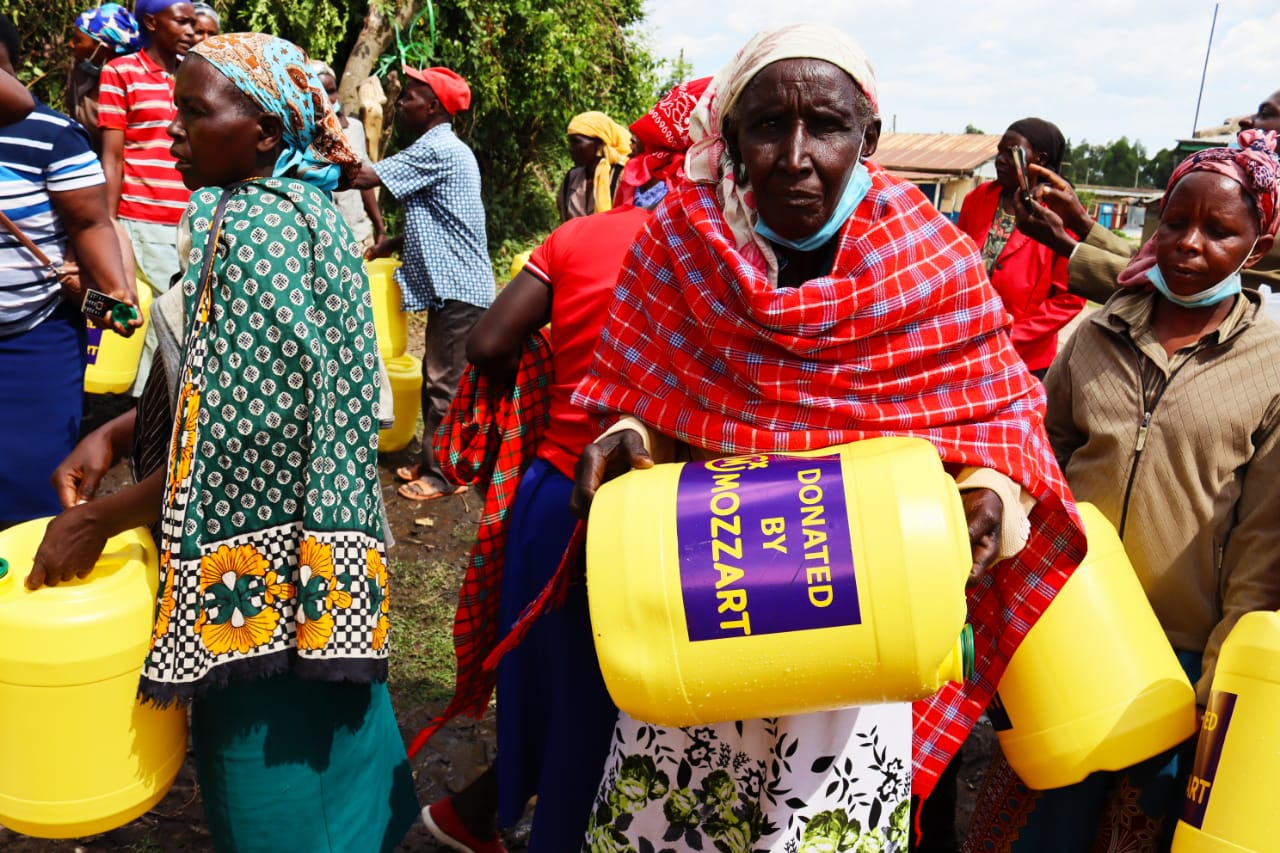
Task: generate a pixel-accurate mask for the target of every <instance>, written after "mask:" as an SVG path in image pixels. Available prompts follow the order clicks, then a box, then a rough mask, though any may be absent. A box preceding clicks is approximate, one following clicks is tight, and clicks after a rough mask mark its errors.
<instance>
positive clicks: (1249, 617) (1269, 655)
mask: <svg viewBox="0 0 1280 853" xmlns="http://www.w3.org/2000/svg"><path fill="white" fill-rule="evenodd" d="M1278 794H1280V613H1274V612H1272V611H1259V612H1256V613H1246V614H1245V615H1244V616H1241V617H1240V621H1239V622H1237V623H1236V626H1235V627H1234V628H1233V629H1232V630H1231V633H1230V634H1228V635H1227V639H1226V640H1224V641H1223V643H1222V650H1221V651H1220V652H1219V653H1218V665H1217V668H1216V669H1215V670H1214V674H1213V690H1212V691H1211V692H1210V694H1209V704H1208V705H1207V706H1206V707H1205V713H1204V721H1203V723H1202V724H1201V726H1200V740H1199V741H1198V742H1197V743H1196V758H1195V763H1194V764H1193V765H1192V769H1191V777H1190V778H1189V779H1188V780H1187V790H1186V799H1185V800H1184V802H1183V809H1182V819H1181V820H1180V821H1178V826H1177V829H1176V830H1175V831H1174V835H1173V851H1174V853H1243V851H1254V853H1263V851H1266V853H1270V851H1276V850H1280V796H1278Z"/></svg>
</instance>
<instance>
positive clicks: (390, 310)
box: [365, 258, 409, 361]
mask: <svg viewBox="0 0 1280 853" xmlns="http://www.w3.org/2000/svg"><path fill="white" fill-rule="evenodd" d="M365 263H366V266H367V268H368V270H369V295H370V296H371V297H372V298H373V327H374V329H375V331H376V332H377V334H378V351H379V352H381V353H382V359H383V360H384V361H389V360H390V359H393V358H396V357H398V356H401V355H404V351H405V349H406V348H407V347H408V346H409V321H408V318H407V317H406V316H405V313H404V311H403V310H402V309H401V307H400V305H401V302H400V285H399V284H397V283H396V275H395V273H396V270H397V269H398V268H399V267H400V262H399V261H397V260H394V259H392V258H377V259H375V260H372V261H366V262H365Z"/></svg>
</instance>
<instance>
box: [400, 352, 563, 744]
mask: <svg viewBox="0 0 1280 853" xmlns="http://www.w3.org/2000/svg"><path fill="white" fill-rule="evenodd" d="M550 386H551V344H550V343H549V342H548V340H547V337H546V335H545V333H543V332H537V333H535V334H534V335H533V336H532V337H530V338H529V340H528V341H527V342H526V343H525V347H524V352H523V354H522V355H521V357H520V367H519V369H518V370H517V371H516V379H515V385H514V386H513V387H512V388H511V389H509V390H506V389H499V388H494V387H493V386H491V385H490V384H489V382H488V380H487V379H485V378H484V377H483V376H481V375H480V372H479V371H478V370H477V369H476V368H474V367H471V368H469V369H468V370H467V372H466V373H465V374H464V375H463V377H462V381H461V382H460V383H459V385H458V393H457V395H456V396H455V397H454V398H453V403H452V404H450V406H449V411H448V413H447V414H446V415H445V419H444V421H442V422H441V424H440V428H439V429H437V430H436V434H435V435H434V436H433V448H434V449H435V453H436V458H437V459H439V460H440V467H441V470H442V471H443V472H444V475H445V476H446V477H448V478H449V479H450V480H452V481H453V482H454V483H457V484H459V485H473V484H476V483H484V482H488V483H489V489H488V492H487V493H486V497H485V501H484V514H483V515H482V516H481V518H480V527H479V529H478V530H477V531H476V544H475V545H473V546H472V548H471V560H470V562H469V563H468V564H467V574H466V577H464V578H463V581H462V589H461V590H460V591H459V592H458V612H457V614H456V615H455V616H454V619H453V647H454V652H455V653H456V655H457V659H458V673H457V678H456V681H455V684H454V692H453V699H451V700H450V702H449V705H448V707H446V708H445V709H444V711H443V712H442V713H441V714H440V716H439V717H437V718H436V719H434V720H432V721H431V722H430V723H428V724H427V725H426V727H424V728H423V729H422V731H420V732H418V734H417V736H416V737H414V739H413V742H412V743H411V744H410V745H409V755H410V756H412V755H415V754H416V753H417V752H418V750H420V749H422V747H423V746H424V745H425V744H426V742H427V741H428V740H430V739H431V736H432V735H434V734H435V733H436V732H437V731H439V730H440V728H441V727H442V726H443V725H444V724H445V723H447V722H449V720H451V719H453V718H454V717H456V716H458V715H459V714H465V715H467V716H471V717H481V716H483V715H484V712H485V709H487V708H488V707H489V697H490V696H492V695H493V688H494V683H495V678H496V676H495V673H494V671H493V670H492V669H486V668H485V667H484V660H485V658H486V657H487V656H488V655H489V653H490V652H491V651H493V649H494V647H495V646H496V645H497V642H498V593H499V589H500V584H501V578H502V559H503V554H504V549H505V548H506V543H507V513H508V512H509V511H510V509H511V505H512V504H513V503H515V499H516V488H517V487H518V486H519V485H520V477H521V475H523V474H524V470H525V468H527V467H528V466H529V463H530V462H532V461H533V456H534V452H535V451H536V450H537V448H538V440H539V439H540V438H541V437H542V432H543V430H544V429H545V428H546V425H547V412H548V409H549V408H550V405H551V390H550Z"/></svg>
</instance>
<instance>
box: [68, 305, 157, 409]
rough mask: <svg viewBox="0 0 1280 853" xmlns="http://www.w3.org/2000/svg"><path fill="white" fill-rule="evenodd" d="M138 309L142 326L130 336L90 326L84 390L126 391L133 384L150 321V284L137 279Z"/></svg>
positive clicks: (91, 392) (102, 392)
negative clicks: (122, 335)
mask: <svg viewBox="0 0 1280 853" xmlns="http://www.w3.org/2000/svg"><path fill="white" fill-rule="evenodd" d="M137 290H138V310H139V312H140V313H141V314H142V325H141V326H139V327H138V328H137V329H134V332H133V334H132V335H130V336H129V337H127V338H125V337H121V336H120V335H117V334H116V333H115V332H113V331H111V330H110V329H99V328H98V327H97V326H92V325H91V326H89V344H88V347H87V349H86V354H87V360H86V363H85V368H84V390H85V391H87V392H88V393H90V394H125V393H127V392H128V391H129V389H130V388H132V387H133V380H134V377H136V376H137V375H138V361H139V359H141V358H142V344H143V342H144V341H145V340H146V337H147V323H149V322H151V287H150V286H149V285H147V284H144V283H143V282H138V288H137Z"/></svg>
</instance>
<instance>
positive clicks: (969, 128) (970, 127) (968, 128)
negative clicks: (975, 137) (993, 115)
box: [964, 124, 984, 133]
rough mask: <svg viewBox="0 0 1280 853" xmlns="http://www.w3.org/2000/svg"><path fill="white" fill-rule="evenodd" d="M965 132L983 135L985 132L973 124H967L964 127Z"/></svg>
mask: <svg viewBox="0 0 1280 853" xmlns="http://www.w3.org/2000/svg"><path fill="white" fill-rule="evenodd" d="M964 132H965V133H983V132H984V131H983V129H982V128H980V127H977V126H975V125H972V124H966V125H965V126H964Z"/></svg>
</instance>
